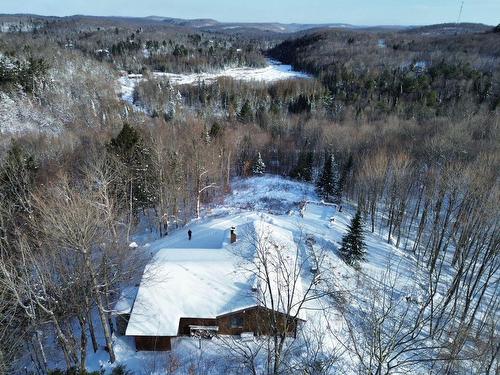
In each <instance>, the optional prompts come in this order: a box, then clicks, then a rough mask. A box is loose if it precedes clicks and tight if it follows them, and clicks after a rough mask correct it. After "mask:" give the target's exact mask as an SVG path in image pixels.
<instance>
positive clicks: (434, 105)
mask: <svg viewBox="0 0 500 375" xmlns="http://www.w3.org/2000/svg"><path fill="white" fill-rule="evenodd" d="M492 35H493V34H481V35H477V34H475V35H474V38H475V39H476V40H475V43H473V46H476V48H468V49H466V50H465V51H464V50H463V49H461V48H460V49H458V48H457V49H455V50H450V51H448V50H446V48H445V47H447V46H448V45H453V44H454V43H455V44H458V42H456V41H455V38H456V37H453V36H450V37H448V38H444V37H442V36H436V37H434V38H435V40H436V42H435V43H434V39H433V38H432V37H427V38H426V37H423V36H419V35H411V36H407V35H405V34H399V35H398V34H396V33H394V34H385V33H380V34H375V33H372V34H367V33H361V32H347V31H343V32H341V31H323V32H317V33H313V34H307V35H305V36H303V37H301V38H298V39H290V40H287V41H285V42H283V43H282V44H280V45H278V46H276V47H275V48H273V49H272V50H271V51H270V54H271V55H272V56H273V57H275V58H277V59H279V60H281V61H284V62H287V63H290V64H292V65H293V66H294V67H295V69H298V70H304V71H308V72H311V73H313V74H315V75H316V76H317V77H318V78H319V79H320V80H321V82H323V84H324V85H325V86H326V87H327V88H328V89H329V91H330V93H331V94H332V97H333V99H334V100H335V101H336V102H337V103H338V105H344V106H351V107H352V108H353V109H354V111H355V113H356V114H357V115H358V116H367V117H368V118H370V119H377V118H381V117H383V116H384V115H387V114H392V113H397V114H398V115H401V116H404V117H406V118H413V117H420V118H422V117H433V116H436V115H438V116H439V115H443V114H449V115H451V114H455V113H457V112H463V111H477V110H478V109H479V108H481V107H482V106H484V107H487V108H489V109H490V110H495V108H497V107H498V104H499V103H500V87H499V86H498V80H499V75H500V72H499V70H498V58H499V55H498V53H497V52H496V50H495V48H493V49H492V50H489V51H485V50H483V49H480V48H478V47H477V46H484V45H485V44H487V43H489V42H490V39H491V38H492ZM457 38H458V37H457ZM493 38H494V35H493Z"/></svg>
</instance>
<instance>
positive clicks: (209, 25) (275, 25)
mask: <svg viewBox="0 0 500 375" xmlns="http://www.w3.org/2000/svg"><path fill="white" fill-rule="evenodd" d="M46 22H52V23H58V22H61V23H68V22H73V23H77V24H84V25H86V26H89V27H91V26H94V27H113V26H124V25H129V26H131V27H144V26H153V27H164V26H166V27H182V28H190V29H196V30H202V31H213V32H224V33H245V32H264V33H276V34H289V33H296V32H300V31H306V30H312V29H329V28H333V29H346V30H349V29H372V30H402V29H405V28H406V27H405V26H398V25H394V26H370V27H367V26H358V25H350V24H345V23H322V24H311V23H308V24H301V23H279V22H219V21H217V20H214V19H210V18H199V19H181V18H172V17H163V16H149V17H100V16H86V15H73V16H67V17H52V16H39V15H33V14H0V27H1V26H2V25H3V29H2V31H4V32H8V31H30V29H32V28H33V25H42V24H44V23H46ZM30 25H31V27H30ZM35 27H36V26H35Z"/></svg>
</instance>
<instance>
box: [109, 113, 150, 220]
mask: <svg viewBox="0 0 500 375" xmlns="http://www.w3.org/2000/svg"><path fill="white" fill-rule="evenodd" d="M108 152H110V153H111V154H112V155H114V156H116V157H117V158H118V160H119V161H120V162H121V163H122V164H123V166H124V175H123V176H122V177H123V181H122V184H124V186H126V185H127V184H129V183H130V184H131V189H132V197H133V205H134V210H135V211H137V210H138V209H140V208H147V207H152V206H153V205H154V203H155V202H156V201H157V198H156V189H155V186H156V185H155V178H154V173H153V170H152V168H153V164H152V162H151V153H150V150H149V148H148V147H146V146H145V145H144V143H143V140H142V138H141V136H140V135H139V133H138V132H137V131H136V130H135V129H134V128H132V127H131V126H130V125H129V124H127V123H125V124H124V125H123V128H122V130H121V131H120V133H119V134H118V135H117V136H116V138H113V139H112V140H111V142H110V143H109V144H108ZM127 194H130V191H128V193H127Z"/></svg>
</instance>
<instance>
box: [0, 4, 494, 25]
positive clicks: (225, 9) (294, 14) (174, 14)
mask: <svg viewBox="0 0 500 375" xmlns="http://www.w3.org/2000/svg"><path fill="white" fill-rule="evenodd" d="M311 3H312V4H304V3H303V2H299V1H298V0H289V1H287V2H285V3H284V2H282V1H274V2H270V1H265V0H255V1H254V2H253V3H252V4H235V3H233V2H231V1H229V0H219V1H213V2H211V3H210V4H209V3H206V2H204V1H203V0H191V1H185V2H184V3H182V4H175V3H173V2H171V1H168V2H162V1H160V0H144V2H143V4H142V6H141V7H140V8H139V7H137V6H135V5H133V4H132V3H131V2H125V3H124V2H123V1H118V0H108V1H106V2H105V3H104V2H99V1H97V0H87V1H84V0H75V1H72V2H71V4H67V3H64V2H62V1H61V0H41V1H36V0H26V1H24V2H23V3H22V4H21V3H19V1H18V0H4V4H3V6H2V8H1V9H0V12H1V13H3V14H8V15H15V14H18V15H21V14H25V15H36V16H48V17H51V16H52V17H71V16H90V17H125V18H147V17H164V18H178V19H185V20H193V19H213V20H216V21H218V22H222V23H283V24H292V23H296V24H318V25H321V24H350V25H355V26H367V27H371V26H425V25H433V24H442V23H457V21H460V23H482V24H486V25H491V26H495V25H497V24H498V23H499V22H500V20H499V19H498V17H495V15H498V14H500V1H496V0H481V1H480V6H478V2H475V3H470V2H467V1H464V2H463V9H462V11H461V12H460V8H461V7H462V1H461V0H443V1H441V3H440V4H434V3H433V2H432V1H431V0H421V1H420V2H419V3H418V4H409V5H408V4H401V2H399V1H396V0H383V1H378V2H377V4H373V3H372V2H370V1H368V0H357V1H356V2H354V3H353V2H352V1H351V2H349V1H348V0H331V1H326V0H312V1H311ZM284 5H286V6H284ZM318 9H322V11H321V12H318ZM338 9H341V12H338ZM329 13H332V14H333V15H332V16H330V15H329ZM318 14H321V15H318ZM298 15H300V16H298Z"/></svg>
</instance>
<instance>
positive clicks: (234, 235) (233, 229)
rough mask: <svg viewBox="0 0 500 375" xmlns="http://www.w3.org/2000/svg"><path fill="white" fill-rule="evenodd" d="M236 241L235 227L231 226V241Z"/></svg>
mask: <svg viewBox="0 0 500 375" xmlns="http://www.w3.org/2000/svg"><path fill="white" fill-rule="evenodd" d="M235 242H236V227H231V243H235Z"/></svg>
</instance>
